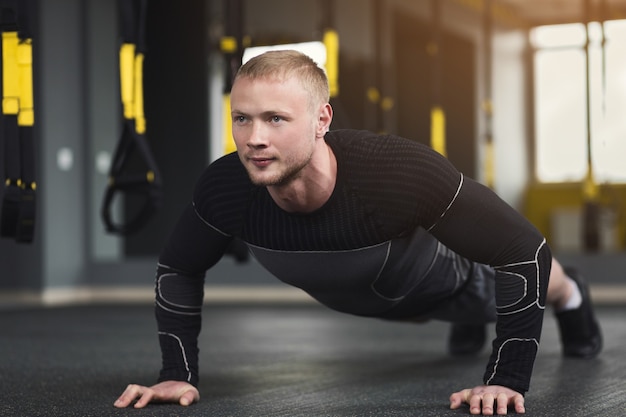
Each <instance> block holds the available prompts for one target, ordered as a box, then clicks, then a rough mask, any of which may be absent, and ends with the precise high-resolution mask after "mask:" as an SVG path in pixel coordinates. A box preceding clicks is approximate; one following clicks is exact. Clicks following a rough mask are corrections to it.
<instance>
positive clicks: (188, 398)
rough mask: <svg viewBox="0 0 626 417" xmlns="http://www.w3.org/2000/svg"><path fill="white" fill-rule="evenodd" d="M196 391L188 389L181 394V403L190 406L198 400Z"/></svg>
mask: <svg viewBox="0 0 626 417" xmlns="http://www.w3.org/2000/svg"><path fill="white" fill-rule="evenodd" d="M197 400H198V398H197V397H196V393H195V392H194V391H191V390H189V391H187V392H185V393H184V394H183V395H181V396H180V401H179V403H180V405H183V406H188V405H191V404H192V403H193V402H194V401H197Z"/></svg>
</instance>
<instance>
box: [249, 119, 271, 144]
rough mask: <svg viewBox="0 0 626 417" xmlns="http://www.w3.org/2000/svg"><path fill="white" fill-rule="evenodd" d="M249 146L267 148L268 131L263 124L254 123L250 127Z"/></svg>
mask: <svg viewBox="0 0 626 417" xmlns="http://www.w3.org/2000/svg"><path fill="white" fill-rule="evenodd" d="M248 146H253V147H259V146H267V131H266V129H265V128H264V126H263V123H261V122H253V123H252V126H251V127H250V136H249V137H248Z"/></svg>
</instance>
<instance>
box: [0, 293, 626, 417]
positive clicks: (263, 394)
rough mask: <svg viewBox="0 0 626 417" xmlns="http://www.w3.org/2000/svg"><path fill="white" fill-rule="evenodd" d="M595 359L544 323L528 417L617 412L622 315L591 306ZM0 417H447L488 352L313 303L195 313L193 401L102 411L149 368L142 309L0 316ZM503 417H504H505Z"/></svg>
mask: <svg viewBox="0 0 626 417" xmlns="http://www.w3.org/2000/svg"><path fill="white" fill-rule="evenodd" d="M598 313H599V315H600V319H601V322H602V326H603V328H604V334H605V350H604V352H603V354H602V355H601V356H600V357H599V358H597V359H594V360H591V361H580V360H572V359H563V358H562V357H561V354H560V345H559V341H558V335H557V334H556V333H555V330H556V323H555V321H554V319H553V317H552V314H551V313H550V312H548V313H547V314H546V321H545V327H544V334H543V341H542V345H541V349H540V353H539V356H538V358H537V361H536V364H535V373H534V377H533V382H532V386H531V391H530V392H529V393H528V394H527V396H526V407H527V412H526V415H527V416H551V417H554V416H557V417H559V416H567V417H574V416H615V417H617V416H620V417H621V416H626V307H603V308H602V309H599V310H598ZM0 329H2V336H1V338H0V415H1V416H11V417H17V416H28V417H38V416H42V417H44V416H45V417H54V416H77V417H78V416H80V417H87V416H96V417H103V416H137V417H139V416H220V417H223V416H285V417H287V416H288V417H296V416H359V417H362V416H459V415H469V411H468V408H467V407H464V408H462V409H460V410H455V411H452V410H449V409H448V397H449V395H450V393H452V392H453V391H456V390H459V389H461V388H465V387H470V386H473V385H475V384H477V383H479V382H480V379H481V376H482V373H483V369H484V364H485V361H486V358H487V353H488V351H487V350H485V351H484V352H483V354H481V355H480V356H478V357H474V358H469V359H458V358H451V357H449V356H448V355H447V354H446V337H447V332H448V325H447V324H445V323H437V322H431V323H427V324H424V325H416V324H406V323H389V322H384V321H379V320H372V319H363V318H358V317H352V316H348V315H343V314H339V313H335V312H333V311H330V310H327V309H325V308H324V307H321V306H316V305H296V306H278V307H276V306H274V307H272V306H262V305H261V306H259V305H250V306H244V305H238V306H235V305H232V306H227V305H218V306H207V307H206V308H205V310H204V329H203V332H202V334H201V341H200V343H201V344H200V347H201V386H200V393H201V396H202V398H201V400H200V402H199V403H197V404H194V405H192V406H190V407H186V408H183V407H180V406H177V405H170V404H167V405H150V406H149V407H147V408H145V409H143V410H135V409H123V410H118V409H116V408H114V407H113V402H114V400H115V399H116V398H117V396H118V395H119V394H120V393H121V392H122V390H123V389H124V388H125V386H126V385H127V384H128V383H130V382H134V383H139V384H146V385H150V384H152V383H153V382H154V381H155V378H156V375H157V371H158V368H159V361H160V357H159V350H158V345H157V339H156V336H155V323H154V320H153V313H152V307H151V306H148V305H133V306H131V305H117V306H102V305H99V306H74V307H57V308H47V309H45V308H41V309H22V310H9V311H7V310H5V311H0ZM509 414H512V412H510V413H509Z"/></svg>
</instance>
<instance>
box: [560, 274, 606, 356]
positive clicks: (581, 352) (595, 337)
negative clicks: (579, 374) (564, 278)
mask: <svg viewBox="0 0 626 417" xmlns="http://www.w3.org/2000/svg"><path fill="white" fill-rule="evenodd" d="M563 269H564V270H565V273H566V274H567V275H568V276H569V277H570V278H571V279H572V280H574V282H576V285H578V288H579V289H580V293H581V295H582V304H581V305H580V307H578V308H577V309H575V310H567V311H562V312H559V313H556V314H555V315H556V319H557V321H558V324H559V330H560V332H561V343H562V345H563V355H564V356H569V357H575V358H583V359H591V358H594V357H596V356H597V355H598V353H600V351H601V350H602V331H601V330H600V325H599V324H598V320H596V317H595V315H594V313H593V307H592V305H591V298H590V296H589V288H588V287H587V284H586V283H585V281H584V280H583V279H582V277H581V276H580V274H579V273H578V271H576V270H575V269H573V268H563Z"/></svg>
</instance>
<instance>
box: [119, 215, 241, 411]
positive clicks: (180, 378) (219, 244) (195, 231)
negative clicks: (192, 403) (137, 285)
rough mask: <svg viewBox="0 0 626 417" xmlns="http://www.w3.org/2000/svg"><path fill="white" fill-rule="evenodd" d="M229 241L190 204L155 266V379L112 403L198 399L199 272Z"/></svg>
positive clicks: (130, 389)
mask: <svg viewBox="0 0 626 417" xmlns="http://www.w3.org/2000/svg"><path fill="white" fill-rule="evenodd" d="M230 240H231V238H230V237H229V236H227V235H225V234H224V233H221V232H220V231H218V230H217V229H215V228H212V227H211V226H210V225H208V224H207V223H206V222H204V221H203V220H202V219H200V217H199V216H198V215H197V213H196V212H195V210H194V208H193V206H192V205H191V204H190V205H189V206H188V207H187V208H186V209H185V211H184V212H183V214H182V215H181V217H180V219H179V221H178V223H177V225H176V227H175V228H174V231H173V232H172V234H171V235H170V237H169V239H168V241H167V244H166V246H165V248H164V249H163V251H162V252H161V255H160V257H159V264H158V267H157V275H156V282H155V298H156V303H155V315H156V319H157V325H158V330H159V343H160V345H161V354H162V361H163V367H162V369H161V372H160V375H159V383H158V384H156V385H154V386H152V387H144V386H140V385H129V387H128V388H127V389H126V391H125V392H124V394H122V396H121V397H120V398H119V399H118V402H116V406H121V407H126V406H128V405H129V404H130V403H131V402H132V401H133V400H135V399H136V398H140V400H139V401H138V404H139V406H140V407H141V406H144V405H145V404H147V402H150V401H173V402H180V403H181V404H182V402H183V400H184V402H187V400H189V399H191V397H190V396H191V394H189V392H192V393H193V394H194V395H193V398H195V399H197V398H199V395H196V393H197V388H196V387H197V385H198V379H199V378H198V334H199V333H200V328H201V318H202V316H201V314H202V303H203V296H204V274H205V271H206V270H208V269H209V268H211V267H212V266H213V265H214V264H215V263H217V262H218V261H219V259H220V258H221V257H222V255H223V254H224V251H225V249H226V247H227V246H228V244H229V242H230ZM179 382H180V383H179ZM189 387H191V388H193V389H190V388H189ZM186 393H187V394H186ZM183 405H185V404H183ZM136 406H137V405H136Z"/></svg>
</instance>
